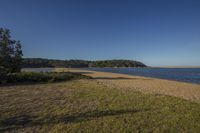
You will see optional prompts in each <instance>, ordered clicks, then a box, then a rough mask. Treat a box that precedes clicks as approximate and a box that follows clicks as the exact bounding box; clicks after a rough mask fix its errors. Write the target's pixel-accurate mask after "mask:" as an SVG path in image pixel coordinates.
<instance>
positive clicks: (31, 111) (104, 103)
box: [0, 79, 200, 133]
mask: <svg viewBox="0 0 200 133" xmlns="http://www.w3.org/2000/svg"><path fill="white" fill-rule="evenodd" d="M0 101H1V102H0V132H5V131H8V132H14V131H15V132H20V133H21V132H59V133H60V132H70V133H73V132H74V133H75V132H91V133H94V132H102V133H107V132H109V133H110V132H113V133H122V132H136V133H137V132H138V133H139V132H158V133H162V132H167V133H169V132H174V133H177V132H181V133H184V132H187V133H188V132H192V133H195V132H199V131H200V111H199V110H200V104H198V103H192V102H190V101H186V100H183V99H180V98H175V97H170V96H164V95H148V94H143V93H140V92H135V91H133V90H127V89H124V90H123V89H119V88H112V87H107V86H104V85H102V84H99V83H98V82H97V81H95V80H87V79H84V80H76V81H68V82H65V83H49V84H41V85H17V86H7V87H0Z"/></svg>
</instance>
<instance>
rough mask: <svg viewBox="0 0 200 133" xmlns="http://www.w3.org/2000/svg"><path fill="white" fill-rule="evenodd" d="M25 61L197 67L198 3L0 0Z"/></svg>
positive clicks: (3, 19)
mask: <svg viewBox="0 0 200 133" xmlns="http://www.w3.org/2000/svg"><path fill="white" fill-rule="evenodd" d="M0 27H4V28H9V29H10V30H11V32H12V36H13V38H15V39H18V40H21V42H22V44H23V51H24V56H25V57H42V58H53V59H86V60H99V59H133V60H139V61H142V62H144V63H145V64H147V65H150V66H200V0H120V1H119V0H0Z"/></svg>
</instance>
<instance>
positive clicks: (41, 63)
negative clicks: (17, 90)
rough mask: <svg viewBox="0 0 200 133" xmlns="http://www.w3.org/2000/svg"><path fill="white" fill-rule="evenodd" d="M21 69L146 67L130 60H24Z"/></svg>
mask: <svg viewBox="0 0 200 133" xmlns="http://www.w3.org/2000/svg"><path fill="white" fill-rule="evenodd" d="M22 67H24V68H40V67H72V68H87V67H146V65H145V64H143V63H141V62H139V61H132V60H101V61H87V60H54V59H43V58H24V59H23V64H22Z"/></svg>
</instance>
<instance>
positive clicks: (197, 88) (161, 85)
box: [68, 69, 200, 103]
mask: <svg viewBox="0 0 200 133" xmlns="http://www.w3.org/2000/svg"><path fill="white" fill-rule="evenodd" d="M68 71H70V72H75V73H82V74H84V75H88V76H91V77H93V78H94V79H95V80H97V82H99V83H102V84H104V85H107V86H112V87H116V88H120V89H133V90H136V91H140V92H143V93H149V94H164V95H169V96H175V97H179V98H183V99H186V100H190V101H195V102H199V103H200V85H198V84H191V83H184V82H178V81H170V80H163V79H156V78H148V77H141V76H131V75H126V74H116V73H109V72H97V71H88V70H81V69H68Z"/></svg>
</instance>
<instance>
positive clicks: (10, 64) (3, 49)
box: [0, 28, 23, 74]
mask: <svg viewBox="0 0 200 133" xmlns="http://www.w3.org/2000/svg"><path fill="white" fill-rule="evenodd" d="M22 56H23V53H22V50H21V43H20V41H16V40H14V39H11V36H10V30H8V29H3V28H0V68H1V71H2V72H1V73H5V72H6V73H14V72H20V69H21V63H22ZM1 73H0V74H1Z"/></svg>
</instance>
